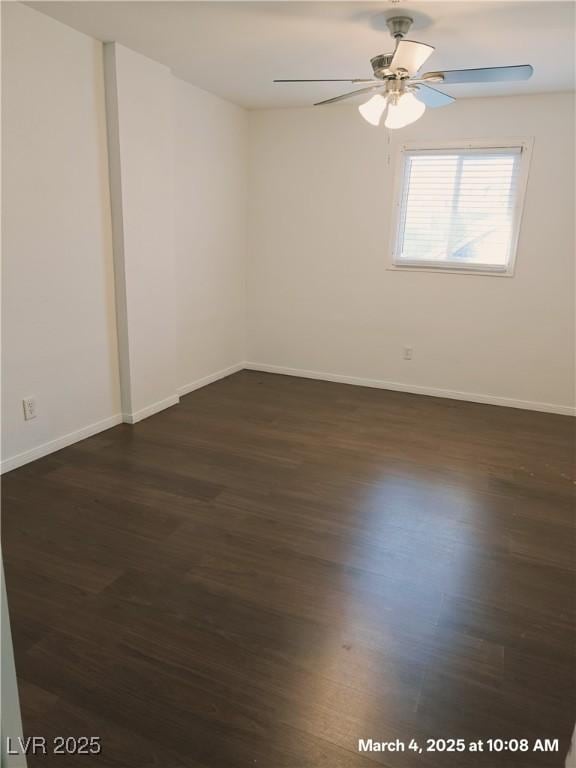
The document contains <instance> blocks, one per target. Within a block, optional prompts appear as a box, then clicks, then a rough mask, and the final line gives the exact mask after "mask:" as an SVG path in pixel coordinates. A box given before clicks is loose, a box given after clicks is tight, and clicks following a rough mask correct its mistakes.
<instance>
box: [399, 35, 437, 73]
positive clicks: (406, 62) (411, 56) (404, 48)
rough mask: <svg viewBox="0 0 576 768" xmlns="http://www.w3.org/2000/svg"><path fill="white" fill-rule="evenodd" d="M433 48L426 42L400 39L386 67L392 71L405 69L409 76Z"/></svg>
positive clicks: (418, 67) (430, 53)
mask: <svg viewBox="0 0 576 768" xmlns="http://www.w3.org/2000/svg"><path fill="white" fill-rule="evenodd" d="M434 50H435V49H434V47H433V46H432V45H426V43H416V42H414V41H413V40H400V41H399V42H398V45H397V46H396V50H395V51H394V56H393V57H392V61H391V62H390V65H389V67H388V68H389V69H391V70H393V71H395V70H397V69H405V70H406V72H408V74H409V75H410V77H412V76H413V75H415V74H416V72H418V70H419V69H420V67H421V66H422V65H423V64H424V63H425V62H426V61H427V60H428V58H429V57H430V56H431V55H432V54H433V53H434Z"/></svg>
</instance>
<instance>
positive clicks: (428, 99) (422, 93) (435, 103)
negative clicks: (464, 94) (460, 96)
mask: <svg viewBox="0 0 576 768" xmlns="http://www.w3.org/2000/svg"><path fill="white" fill-rule="evenodd" d="M414 96H416V98H417V99H418V101H421V102H422V103H423V104H426V106H427V107H445V106H446V105H447V104H452V102H453V101H456V99H455V98H454V97H453V96H449V95H448V94H447V93H442V91H437V90H436V88H430V86H429V85H416V86H415V89H414Z"/></svg>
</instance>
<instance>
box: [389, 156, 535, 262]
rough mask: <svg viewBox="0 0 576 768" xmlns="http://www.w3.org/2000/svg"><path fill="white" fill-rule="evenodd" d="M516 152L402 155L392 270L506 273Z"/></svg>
mask: <svg viewBox="0 0 576 768" xmlns="http://www.w3.org/2000/svg"><path fill="white" fill-rule="evenodd" d="M521 159H522V147H505V148H476V149H474V148H466V149H450V150H446V149H422V150H405V151H404V153H403V173H402V178H401V190H400V198H399V206H398V207H399V211H398V228H397V233H396V243H395V248H394V263H395V264H396V265H405V266H411V265H412V266H427V267H436V268H442V267H444V268H448V269H451V270H452V269H476V270H482V271H484V270H487V271H500V272H506V271H508V269H509V267H510V264H511V262H512V259H513V255H514V253H513V252H514V250H515V243H516V239H517V231H518V226H519V220H520V213H521V211H520V208H521V200H520V197H521V196H520V195H519V190H520V167H521Z"/></svg>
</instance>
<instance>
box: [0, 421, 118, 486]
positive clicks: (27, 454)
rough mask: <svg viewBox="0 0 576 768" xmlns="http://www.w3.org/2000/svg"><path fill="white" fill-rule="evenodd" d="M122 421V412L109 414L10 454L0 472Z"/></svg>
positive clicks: (95, 433) (38, 457)
mask: <svg viewBox="0 0 576 768" xmlns="http://www.w3.org/2000/svg"><path fill="white" fill-rule="evenodd" d="M121 423H122V414H120V413H117V414H115V415H114V416H110V417H109V418H107V419H102V421H97V422H96V423H94V424H89V425H88V426H87V427H83V428H82V429H78V430H76V431H75V432H69V433H68V434H67V435H63V436H62V437H58V438H56V440H50V441H49V442H47V443H43V444H42V445H39V446H38V447H36V448H32V449H31V450H29V451H24V452H23V453H18V454H16V456H12V457H11V458H9V459H4V461H2V464H1V469H0V472H1V473H2V474H4V472H10V470H12V469H17V467H21V466H23V465H24V464H29V463H30V462H31V461H35V460H36V459H41V458H42V457H43V456H47V455H48V454H49V453H54V452H55V451H59V450H61V449H62V448H67V447H68V446H69V445H72V444H73V443H78V442H79V441H80V440H85V439H86V438H87V437H92V435H97V434H98V432H103V431H104V430H105V429H110V427H115V426H117V425H118V424H121Z"/></svg>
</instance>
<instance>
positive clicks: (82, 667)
mask: <svg viewBox="0 0 576 768" xmlns="http://www.w3.org/2000/svg"><path fill="white" fill-rule="evenodd" d="M573 439H574V430H573V422H572V420H570V419H569V418H568V417H561V416H554V415H546V414H540V413H531V412H528V411H520V410H513V409H507V408H498V407H491V406H483V405H475V404H471V403H462V402H456V401H449V400H440V399H432V398H426V397H417V396H412V395H406V394H400V393H393V392H385V391H378V390H371V389H363V388H359V387H350V386H346V385H340V384H329V383H324V382H317V381H309V380H300V379H295V378H289V377H282V376H274V375H270V374H260V373H255V372H248V371H244V372H241V373H238V374H236V375H234V376H231V377H230V378H228V379H226V380H223V381H221V382H218V383H216V384H213V385H211V386H209V387H206V388H204V389H202V390H199V391H197V392H195V393H193V394H191V395H189V396H187V397H185V398H184V399H183V400H182V402H181V404H180V405H179V406H177V407H174V408H171V409H170V410H167V411H164V412H163V413H161V414H158V415H156V416H153V417H152V418H150V419H147V420H146V421H143V422H141V423H139V424H137V425H135V426H127V425H122V426H119V427H116V428H114V429H111V430H109V431H107V432H104V433H102V434H100V435H98V436H96V437H93V438H90V439H89V440H85V441H84V442H82V443H78V444H76V445H74V446H72V447H70V448H67V449H65V450H63V451H60V452H59V453H56V454H53V455H52V456H49V457H46V458H45V459H42V460H40V461H37V462H35V463H33V464H30V465H28V466H26V467H23V468H21V469H18V470H15V471H14V472H11V473H9V474H8V475H6V476H5V477H4V479H3V551H4V558H5V566H6V577H7V586H8V599H9V604H10V610H11V618H12V623H13V633H14V642H15V652H16V662H17V668H18V675H19V685H20V694H21V704H22V709H23V717H24V726H25V732H26V734H27V735H45V736H49V737H52V736H54V735H57V734H61V735H73V736H79V735H88V736H92V735H98V736H100V737H101V739H102V744H103V754H102V755H101V756H100V757H98V758H92V757H87V756H82V757H76V758H75V757H59V758H57V757H54V756H52V757H45V758H36V759H32V760H30V762H29V765H30V766H36V765H54V766H63V768H65V767H66V766H70V768H72V766H76V765H78V766H84V767H85V768H92V766H98V767H99V768H104V767H105V766H115V767H120V766H122V767H123V768H132V767H133V768H149V767H150V766H161V767H162V768H254V767H255V766H257V767H261V768H369V766H370V765H376V764H378V765H383V766H388V767H389V768H419V767H420V766H422V767H427V766H438V767H439V768H440V767H441V768H445V766H455V767H457V768H462V766H483V767H484V768H499V766H516V767H517V768H527V767H528V766H560V765H562V764H563V754H564V752H565V751H566V748H567V746H568V740H569V735H570V732H571V730H572V727H573V725H574V718H575V704H576V702H575V698H576V686H575V680H574V672H575V655H574V635H573V630H574V618H575V617H574V607H575V605H574V602H575V600H574V598H575V593H574V586H575V581H574V576H575V570H574V568H575V557H574V555H575V552H574V519H573V512H574V509H573V496H572V489H573V484H572V481H571V472H572V460H573ZM449 737H451V738H458V737H461V738H465V739H467V740H478V739H488V738H497V737H502V738H505V739H510V738H518V739H520V738H528V739H530V743H531V744H532V743H533V741H534V739H535V738H542V739H544V738H549V739H555V738H558V739H560V751H561V754H559V753H558V752H556V753H534V752H532V751H530V752H528V753H523V754H516V755H510V754H506V753H503V754H489V753H487V752H483V753H471V752H467V753H458V754H446V753H443V754H442V753H438V752H431V753H426V752H423V753H422V754H419V755H416V754H415V753H414V752H410V751H408V752H405V753H398V754H395V755H394V754H387V755H386V754H378V753H371V754H370V755H365V754H364V755H361V754H359V753H358V752H357V742H358V739H359V738H364V739H368V738H372V739H375V740H378V741H389V740H394V739H397V738H399V739H402V740H404V741H405V742H406V743H407V744H408V742H409V741H410V740H411V739H417V740H418V741H419V743H420V744H421V745H422V746H423V747H424V746H425V745H426V739H427V738H449Z"/></svg>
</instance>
